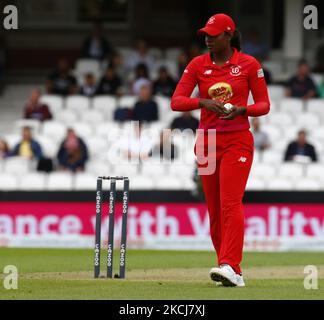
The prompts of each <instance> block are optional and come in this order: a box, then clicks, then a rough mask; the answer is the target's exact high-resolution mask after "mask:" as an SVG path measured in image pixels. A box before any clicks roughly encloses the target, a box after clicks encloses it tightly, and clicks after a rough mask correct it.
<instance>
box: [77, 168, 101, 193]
mask: <svg viewBox="0 0 324 320" xmlns="http://www.w3.org/2000/svg"><path fill="white" fill-rule="evenodd" d="M98 176H99V175H94V174H90V173H83V172H78V173H76V174H75V180H74V189H75V190H78V191H82V190H96V186H97V185H96V183H97V177H98Z"/></svg>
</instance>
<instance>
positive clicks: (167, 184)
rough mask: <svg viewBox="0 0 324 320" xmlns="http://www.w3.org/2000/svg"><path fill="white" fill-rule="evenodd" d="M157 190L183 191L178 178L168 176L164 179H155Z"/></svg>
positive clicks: (163, 177)
mask: <svg viewBox="0 0 324 320" xmlns="http://www.w3.org/2000/svg"><path fill="white" fill-rule="evenodd" d="M154 186H155V189H159V190H181V189H182V182H181V180H180V179H179V178H178V177H175V176H172V175H168V176H162V177H155V179H154Z"/></svg>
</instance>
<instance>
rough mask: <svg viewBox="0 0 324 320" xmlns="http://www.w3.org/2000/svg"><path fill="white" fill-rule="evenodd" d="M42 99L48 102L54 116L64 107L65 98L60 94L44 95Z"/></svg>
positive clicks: (45, 102) (43, 101)
mask: <svg viewBox="0 0 324 320" xmlns="http://www.w3.org/2000/svg"><path fill="white" fill-rule="evenodd" d="M40 101H41V102H42V103H44V104H47V105H48V107H49V108H50V111H51V112H52V113H53V114H54V116H55V115H56V114H57V113H59V112H60V111H61V110H62V109H63V105H64V100H63V98H62V97H61V96H58V95H43V96H41V98H40Z"/></svg>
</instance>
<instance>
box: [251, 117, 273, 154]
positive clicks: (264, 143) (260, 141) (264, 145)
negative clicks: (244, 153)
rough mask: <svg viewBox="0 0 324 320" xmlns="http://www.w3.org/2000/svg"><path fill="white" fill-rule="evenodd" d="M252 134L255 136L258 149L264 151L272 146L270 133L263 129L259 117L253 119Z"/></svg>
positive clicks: (255, 145)
mask: <svg viewBox="0 0 324 320" xmlns="http://www.w3.org/2000/svg"><path fill="white" fill-rule="evenodd" d="M251 131H252V134H253V138H254V147H255V149H257V150H260V151H264V150H266V149H268V148H270V141H269V137H268V135H267V134H266V133H265V132H263V131H262V130H261V125H260V120H259V118H253V119H252V130H251Z"/></svg>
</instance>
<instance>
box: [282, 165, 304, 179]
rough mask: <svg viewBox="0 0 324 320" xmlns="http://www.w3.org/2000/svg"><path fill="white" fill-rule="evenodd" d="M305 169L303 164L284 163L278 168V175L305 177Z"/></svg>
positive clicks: (292, 177) (293, 177) (294, 177)
mask: <svg viewBox="0 0 324 320" xmlns="http://www.w3.org/2000/svg"><path fill="white" fill-rule="evenodd" d="M303 171H304V170H303V166H302V165H300V164H298V163H283V164H281V165H280V166H279V168H278V175H279V177H281V178H290V179H294V180H296V179H299V178H302V177H303Z"/></svg>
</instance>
